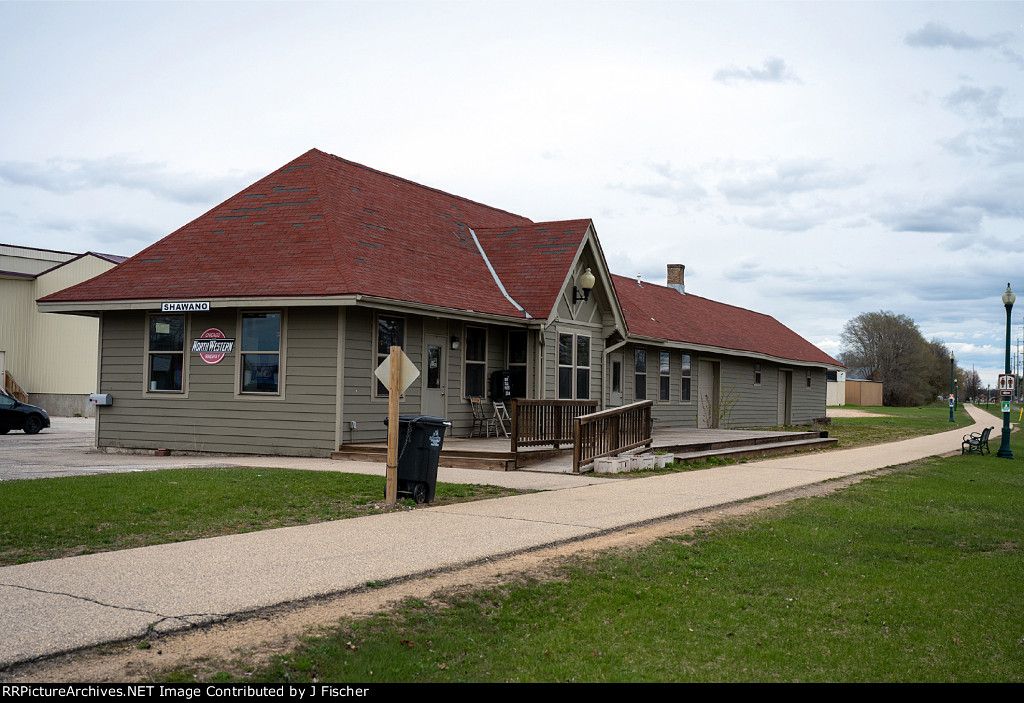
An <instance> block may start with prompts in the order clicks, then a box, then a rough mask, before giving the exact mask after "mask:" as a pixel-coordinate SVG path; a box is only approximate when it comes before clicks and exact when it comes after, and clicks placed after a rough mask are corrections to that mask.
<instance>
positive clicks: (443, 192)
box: [300, 147, 533, 223]
mask: <svg viewBox="0 0 1024 703" xmlns="http://www.w3.org/2000/svg"><path fill="white" fill-rule="evenodd" d="M312 152H316V153H317V154H319V155H320V156H325V157H327V158H331V159H334V160H336V161H341V162H342V163H345V164H348V165H349V166H355V167H356V168H361V169H363V170H365V171H369V172H370V173H376V174H377V175H379V176H384V177H386V178H393V179H395V180H396V181H401V182H402V183H408V184H409V185H411V186H415V187H417V188H422V189H423V190H429V191H433V192H434V193H440V194H441V195H444V196H447V197H449V198H455V199H456V200H461V201H463V202H466V203H472V204H473V205H477V206H479V207H484V208H487V209H488V210H493V211H494V212H500V213H503V214H505V215H511V216H512V217H518V218H520V219H522V220H526V221H527V222H531V223H533V220H531V219H530V218H528V217H524V216H523V215H519V214H517V213H514V212H511V211H509V210H503V209H501V208H500V207H494V206H493V205H488V204H487V203H482V202H480V201H478V200H472V199H470V198H466V197H464V196H461V195H455V194H454V193H449V192H448V191H446V190H441V189H440V188H434V187H433V186H425V185H423V184H422V183H417V182H416V181H412V180H409V179H408V178H403V177H401V176H396V175H395V174H393V173H388V172H387V171H381V170H379V169H376V168H371V167H370V166H366V165H364V164H361V163H359V162H357V161H350V160H349V159H344V158H342V157H340V156H337V155H335V154H331V153H328V152H326V151H323V150H321V149H317V148H316V147H314V148H312V149H310V150H309V151H307V152H306V153H307V154H309V153H312ZM300 158H301V157H300Z"/></svg>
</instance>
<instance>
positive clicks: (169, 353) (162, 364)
mask: <svg viewBox="0 0 1024 703" xmlns="http://www.w3.org/2000/svg"><path fill="white" fill-rule="evenodd" d="M146 341H147V344H146V387H147V388H148V389H149V390H150V391H152V392H167V393H183V392H184V390H185V316H184V315H150V316H149V337H148V339H147V340H146Z"/></svg>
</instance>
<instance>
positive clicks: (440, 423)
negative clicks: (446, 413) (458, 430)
mask: <svg viewBox="0 0 1024 703" xmlns="http://www.w3.org/2000/svg"><path fill="white" fill-rule="evenodd" d="M387 423H388V421H387V419H386V418H385V420H384V424H385V425H386V424H387ZM451 426H452V423H450V422H448V421H447V420H445V419H444V418H443V417H431V416H429V415H399V416H398V493H399V495H405V496H409V497H411V498H412V499H413V500H414V501H416V502H417V503H430V502H432V501H433V500H434V491H435V490H436V489H437V463H438V461H440V459H441V446H442V445H443V444H444V433H445V430H446V429H447V428H449V427H451Z"/></svg>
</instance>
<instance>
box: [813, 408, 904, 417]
mask: <svg viewBox="0 0 1024 703" xmlns="http://www.w3.org/2000/svg"><path fill="white" fill-rule="evenodd" d="M825 414H826V415H828V416H829V417H892V416H891V415H883V414H882V413H869V412H868V411H867V410H857V409H856V408H828V409H827V410H825Z"/></svg>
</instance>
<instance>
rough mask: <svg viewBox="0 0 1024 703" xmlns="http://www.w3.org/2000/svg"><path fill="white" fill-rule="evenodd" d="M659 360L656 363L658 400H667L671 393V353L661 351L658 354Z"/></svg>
mask: <svg viewBox="0 0 1024 703" xmlns="http://www.w3.org/2000/svg"><path fill="white" fill-rule="evenodd" d="M659 357H660V361H659V364H658V381H659V387H658V400H668V399H669V397H670V395H671V389H672V376H671V371H672V365H671V360H672V355H671V354H670V353H669V352H667V351H663V352H661V353H660V354H659Z"/></svg>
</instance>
